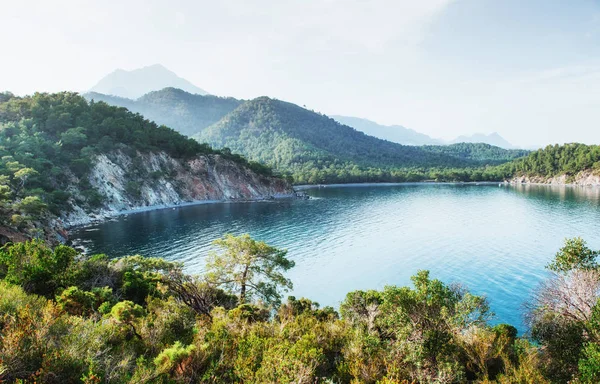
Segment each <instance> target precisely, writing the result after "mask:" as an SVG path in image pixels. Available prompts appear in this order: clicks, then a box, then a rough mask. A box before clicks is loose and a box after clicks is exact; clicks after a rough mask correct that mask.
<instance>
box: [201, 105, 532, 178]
mask: <svg viewBox="0 0 600 384" xmlns="http://www.w3.org/2000/svg"><path fill="white" fill-rule="evenodd" d="M194 137H195V138H196V139H198V140H199V141H202V142H208V143H210V144H211V145H212V146H214V147H219V148H221V147H226V148H230V149H231V150H232V151H234V152H239V153H241V154H243V155H244V156H247V157H248V158H249V159H252V160H255V161H260V162H264V163H266V164H268V165H270V166H272V167H274V168H275V169H277V170H279V171H282V172H289V173H291V174H293V176H294V178H295V180H296V182H311V183H312V182H349V181H407V180H408V181H418V180H423V179H427V178H428V176H429V173H430V171H432V170H435V171H436V174H437V175H442V174H448V175H449V177H451V176H450V173H449V170H451V169H453V168H460V169H463V170H465V169H467V168H473V167H481V166H483V165H486V164H498V163H499V162H502V161H507V160H509V159H512V158H515V157H517V156H519V155H521V154H522V152H510V151H505V150H502V149H497V150H490V149H489V148H485V150H482V147H481V146H479V145H471V147H470V148H469V149H468V150H465V148H467V147H469V145H468V144H466V145H464V146H457V147H451V148H449V149H444V148H443V147H440V148H436V147H414V146H404V145H400V144H397V143H392V142H389V141H385V140H381V139H377V138H375V137H372V136H368V135H365V134H364V133H362V132H359V131H357V130H355V129H353V128H351V127H348V126H345V125H342V124H340V123H338V122H336V121H335V120H333V119H331V118H329V117H327V116H324V115H321V114H318V113H315V112H312V111H308V110H306V109H304V108H301V107H299V106H297V105H294V104H291V103H287V102H283V101H279V100H274V99H270V98H267V97H261V98H258V99H254V100H250V101H248V102H246V103H244V104H242V105H240V106H239V107H238V108H237V109H235V110H234V111H233V112H231V113H230V114H228V115H226V116H225V117H224V118H223V119H222V120H221V121H219V122H218V123H216V124H214V125H212V126H210V127H208V128H206V129H205V130H203V131H202V132H201V133H200V134H198V135H196V136H194ZM417 174H418V175H421V176H419V177H416V179H415V177H413V176H409V175H417Z"/></svg>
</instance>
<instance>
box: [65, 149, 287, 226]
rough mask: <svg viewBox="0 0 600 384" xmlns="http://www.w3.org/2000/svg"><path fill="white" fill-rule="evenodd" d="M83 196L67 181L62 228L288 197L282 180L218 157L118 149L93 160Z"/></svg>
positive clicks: (285, 185)
mask: <svg viewBox="0 0 600 384" xmlns="http://www.w3.org/2000/svg"><path fill="white" fill-rule="evenodd" d="M87 177H88V179H89V180H88V181H89V189H90V190H93V191H95V193H94V195H95V196H96V202H95V203H94V202H93V201H91V199H90V198H89V193H88V194H87V195H86V193H85V191H83V190H81V188H80V187H74V186H75V185H81V183H73V185H74V186H73V187H70V190H69V192H71V195H72V196H73V198H72V199H71V205H72V207H73V209H72V210H71V211H70V212H66V213H64V214H63V215H62V217H61V218H60V220H61V221H62V224H63V225H64V226H65V227H70V226H75V225H84V224H88V223H91V222H93V221H97V220H103V219H106V218H108V217H112V216H116V215H119V214H122V213H127V212H134V211H141V210H147V209H152V208H161V207H169V206H177V205H182V204H190V203H196V202H203V201H205V202H206V201H246V200H265V199H273V198H282V197H293V196H295V195H294V190H293V188H292V186H291V185H290V184H289V183H287V182H286V181H284V180H282V179H279V178H275V177H266V176H262V175H258V174H256V173H255V172H253V171H251V170H250V169H248V168H247V167H244V166H243V165H241V164H240V163H236V162H234V161H232V160H229V159H227V158H225V157H223V156H221V155H205V156H198V157H196V158H194V159H192V160H189V161H182V160H178V159H175V158H173V157H171V156H169V155H168V154H167V153H165V152H152V153H139V152H137V153H135V154H134V155H133V156H132V155H130V154H127V153H125V152H124V151H115V152H113V153H110V154H104V155H100V156H97V157H96V158H95V159H94V165H93V167H92V170H91V172H90V173H89V175H88V176H87ZM86 196H87V197H86Z"/></svg>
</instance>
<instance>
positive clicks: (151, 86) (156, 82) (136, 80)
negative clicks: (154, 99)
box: [90, 64, 208, 99]
mask: <svg viewBox="0 0 600 384" xmlns="http://www.w3.org/2000/svg"><path fill="white" fill-rule="evenodd" d="M167 87H173V88H179V89H182V90H184V91H186V92H189V93H192V94H198V95H207V94H208V93H207V92H206V91H205V90H203V89H202V88H198V87H197V86H195V85H194V84H192V83H190V82H189V81H187V80H185V79H183V78H181V77H179V76H177V75H176V74H175V73H174V72H172V71H170V70H168V69H167V68H165V67H163V66H162V65H160V64H155V65H151V66H148V67H143V68H139V69H134V70H132V71H125V70H123V69H117V70H116V71H114V72H112V73H110V74H108V75H106V76H105V77H103V78H102V79H101V80H100V81H99V82H98V84H96V85H95V86H93V87H92V88H91V89H90V92H98V93H103V94H106V95H112V96H119V97H126V98H129V99H137V98H138V97H141V96H143V95H145V94H146V93H148V92H152V91H158V90H161V89H163V88H167Z"/></svg>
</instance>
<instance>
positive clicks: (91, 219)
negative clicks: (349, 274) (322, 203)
mask: <svg viewBox="0 0 600 384" xmlns="http://www.w3.org/2000/svg"><path fill="white" fill-rule="evenodd" d="M298 198H300V197H299V196H298V195H297V194H296V193H293V194H278V195H273V196H269V197H259V198H254V199H220V200H219V199H217V200H193V201H183V202H180V203H177V204H157V205H148V206H143V207H136V208H131V209H125V210H122V211H103V212H101V213H98V214H89V215H87V218H88V220H86V221H83V220H82V221H80V222H73V221H71V222H67V221H65V219H63V218H61V219H59V220H60V221H61V222H62V228H63V229H65V230H66V231H69V232H70V231H72V230H74V229H79V228H86V227H89V226H92V225H95V224H99V223H102V222H106V221H110V220H113V219H116V218H118V217H120V216H128V215H134V214H137V213H144V212H152V211H160V210H163V209H176V208H182V207H190V206H195V205H204V204H235V203H259V202H269V201H274V200H286V199H298Z"/></svg>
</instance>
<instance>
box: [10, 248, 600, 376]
mask: <svg viewBox="0 0 600 384" xmlns="http://www.w3.org/2000/svg"><path fill="white" fill-rule="evenodd" d="M216 245H217V246H219V247H220V249H219V250H217V251H216V253H215V255H214V256H213V258H212V262H211V263H210V264H209V265H208V266H207V271H206V272H207V274H206V275H201V276H190V275H187V274H185V273H184V272H183V271H182V267H183V266H182V265H181V264H176V263H170V262H167V261H164V260H162V259H156V258H144V257H141V256H129V257H124V258H118V259H113V260H110V259H109V258H108V257H106V256H105V255H96V256H91V257H86V256H84V255H81V254H79V253H78V252H77V251H76V250H74V249H72V248H69V247H66V246H58V247H57V248H55V249H50V248H47V247H46V246H45V245H44V244H42V243H41V242H39V241H33V242H27V243H19V244H14V245H8V246H5V247H3V248H0V381H2V382H39V383H80V382H83V383H165V384H166V383H299V384H300V383H305V384H309V383H390V384H391V383H398V384H400V383H466V382H472V383H490V384H491V383H499V384H512V383H522V384H544V383H566V382H571V383H586V384H588V383H589V384H592V383H597V382H598V381H599V380H600V352H599V351H600V326H599V324H600V323H599V320H598V319H599V318H600V317H599V316H600V304H598V302H597V300H598V291H599V290H598V287H599V286H600V274H599V270H600V268H599V266H598V260H597V257H598V255H599V254H600V252H598V251H593V250H591V249H589V248H588V247H587V246H586V244H585V242H584V241H583V240H581V239H571V240H567V242H566V243H565V246H564V247H563V248H562V249H561V250H560V251H559V252H558V254H557V255H556V257H555V259H554V260H553V262H552V263H550V265H549V266H548V268H549V270H550V272H551V274H550V275H549V277H548V279H547V280H546V281H544V283H543V284H542V285H541V286H540V288H539V289H538V290H537V291H536V292H535V294H534V299H533V300H532V302H531V303H530V306H529V308H528V310H527V315H528V316H527V318H528V322H529V325H530V327H531V336H532V339H528V338H525V337H519V336H518V331H517V329H515V328H514V327H513V326H511V325H508V324H499V325H495V326H492V325H490V323H489V321H490V319H492V317H493V314H492V313H490V311H489V306H488V302H487V300H486V299H485V298H484V297H480V296H476V295H473V294H471V293H470V292H469V291H468V290H467V289H465V288H464V287H462V286H460V285H447V284H445V283H443V282H441V281H439V280H436V279H434V278H432V277H431V276H430V275H429V273H428V272H427V271H420V272H418V273H417V274H416V275H415V276H413V278H412V283H413V284H412V285H413V286H412V287H397V286H387V287H385V288H384V289H383V290H379V291H376V290H369V291H354V292H350V293H348V294H347V296H346V298H345V300H344V301H343V302H342V303H341V305H340V307H339V309H338V310H336V309H334V308H331V307H325V308H320V307H319V305H318V304H317V303H316V302H313V301H310V300H308V299H305V298H301V299H297V298H294V297H289V298H288V299H287V301H285V302H283V303H282V301H281V297H282V294H283V293H284V292H285V290H286V288H289V287H291V282H290V281H289V280H287V279H286V278H285V276H284V273H285V271H287V270H288V269H289V268H291V267H293V262H292V261H290V260H289V259H287V257H286V252H285V251H284V250H279V249H277V248H274V247H271V246H269V245H267V244H265V243H263V242H260V241H255V240H253V239H251V238H250V237H248V236H242V237H233V236H228V237H225V238H223V239H220V240H218V241H217V242H216ZM244 270H251V271H252V274H248V275H245V274H244V273H243V271H244ZM261 283H263V284H261ZM244 289H255V290H254V291H244ZM265 293H266V295H265ZM534 342H535V343H534Z"/></svg>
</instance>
